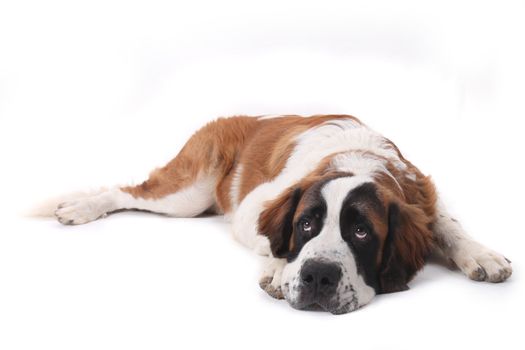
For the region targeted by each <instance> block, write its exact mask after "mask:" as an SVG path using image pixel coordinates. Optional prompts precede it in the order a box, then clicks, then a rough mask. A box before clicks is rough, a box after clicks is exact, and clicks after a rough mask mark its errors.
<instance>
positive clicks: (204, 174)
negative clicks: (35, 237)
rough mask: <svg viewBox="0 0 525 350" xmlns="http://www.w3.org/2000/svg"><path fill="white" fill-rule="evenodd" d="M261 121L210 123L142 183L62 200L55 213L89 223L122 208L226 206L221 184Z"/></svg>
mask: <svg viewBox="0 0 525 350" xmlns="http://www.w3.org/2000/svg"><path fill="white" fill-rule="evenodd" d="M256 126H257V120H256V119H253V118H248V117H234V118H228V119H219V120H217V121H215V122H212V123H209V124H207V125H206V126H204V127H203V128H202V129H200V130H199V131H197V132H196V133H195V134H194V135H193V136H192V137H191V138H190V139H189V140H188V142H187V143H186V145H184V147H183V148H182V150H181V151H180V153H179V154H178V155H177V157H175V159H173V160H172V161H171V162H169V163H168V164H167V165H166V166H164V167H163V168H160V169H157V170H155V171H154V172H153V173H152V174H151V175H150V177H149V179H148V180H147V181H145V182H144V183H142V184H141V185H138V186H134V187H121V188H115V189H112V190H108V191H104V192H102V193H99V194H97V195H94V196H89V197H83V198H79V199H77V200H73V201H69V202H66V203H62V204H60V205H59V207H58V209H57V210H56V212H55V215H56V217H57V218H58V220H59V221H60V222H61V223H63V224H84V223H86V222H90V221H93V220H96V219H97V218H100V217H102V216H104V215H106V214H107V213H110V212H112V211H116V210H121V209H139V210H147V211H152V212H155V213H161V214H166V215H171V216H176V217H192V216H196V215H198V214H201V213H202V212H204V211H206V210H207V209H210V208H212V207H213V208H218V209H219V211H221V210H224V206H227V205H228V203H227V202H228V199H223V200H222V203H220V204H219V203H217V202H218V201H217V195H216V191H217V187H218V184H220V183H221V182H224V179H225V178H226V177H227V176H229V174H230V173H231V171H232V169H233V168H234V164H235V161H236V159H237V157H238V154H239V150H240V149H241V148H242V144H243V143H244V142H245V139H246V137H247V136H246V135H248V134H249V133H250V132H251V130H253V129H254V128H255V127H256ZM221 204H222V207H221Z"/></svg>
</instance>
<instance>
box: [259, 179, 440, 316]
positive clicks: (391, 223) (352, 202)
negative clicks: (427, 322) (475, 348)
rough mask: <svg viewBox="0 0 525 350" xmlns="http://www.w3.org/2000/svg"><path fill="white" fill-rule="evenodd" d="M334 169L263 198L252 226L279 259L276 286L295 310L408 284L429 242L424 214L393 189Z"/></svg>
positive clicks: (358, 302)
mask: <svg viewBox="0 0 525 350" xmlns="http://www.w3.org/2000/svg"><path fill="white" fill-rule="evenodd" d="M389 187H391V186H388V184H387V183H386V182H384V181H377V180H376V179H374V178H371V177H364V176H352V174H348V173H333V174H330V175H326V176H320V177H314V178H311V179H308V180H306V181H303V182H301V183H299V184H298V185H297V186H294V187H292V188H289V189H288V190H286V191H285V192H284V193H282V194H281V195H280V196H279V197H278V198H276V199H275V200H273V201H271V202H269V203H267V207H266V209H265V210H264V211H263V212H262V213H261V216H260V218H259V232H260V233H261V234H263V235H265V236H267V237H268V238H269V240H270V246H271V250H272V253H273V255H274V256H275V257H278V258H284V259H286V260H287V264H286V266H285V268H284V270H283V274H282V281H281V289H282V292H283V295H284V297H285V299H286V300H287V301H288V303H289V304H290V305H291V306H293V307H294V308H297V309H308V308H311V307H316V306H320V307H322V308H323V309H325V310H327V311H329V312H331V313H334V314H341V313H347V312H350V311H353V310H356V309H358V308H359V307H361V306H363V305H365V304H367V303H369V302H370V301H371V299H372V298H373V297H374V296H375V295H376V294H378V293H389V292H396V291H402V290H405V289H407V288H408V287H407V283H408V282H409V280H410V279H411V278H412V277H413V276H414V274H415V273H416V271H417V270H419V269H420V268H421V267H422V266H423V264H424V259H425V256H426V254H427V252H428V251H429V249H430V245H431V232H430V229H429V226H430V219H429V217H428V215H426V214H425V212H424V211H423V210H422V209H421V208H420V207H419V206H418V205H416V204H410V203H407V201H406V200H405V199H404V196H403V194H402V192H400V191H399V189H394V190H392V189H391V188H389Z"/></svg>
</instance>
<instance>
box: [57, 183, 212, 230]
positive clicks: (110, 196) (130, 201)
mask: <svg viewBox="0 0 525 350" xmlns="http://www.w3.org/2000/svg"><path fill="white" fill-rule="evenodd" d="M215 184H216V180H215V179H214V178H212V177H207V178H201V179H200V180H198V181H196V182H195V183H194V184H193V185H191V186H189V187H187V188H185V189H183V190H181V191H179V192H176V193H174V194H170V195H168V196H166V197H163V198H160V199H143V198H135V197H133V196H132V195H130V194H129V193H127V192H123V191H121V190H120V189H119V188H114V189H111V190H107V191H104V192H102V193H99V194H97V195H94V196H89V197H84V198H78V199H75V200H72V201H68V202H65V203H62V204H61V205H59V208H58V209H57V210H56V212H55V215H56V216H57V218H58V220H59V221H60V222H61V223H64V224H73V225H76V224H85V223H87V222H90V221H93V220H96V219H98V218H99V217H102V216H104V215H105V214H107V213H109V212H112V211H115V210H120V209H139V210H147V211H152V212H155V213H161V214H166V215H170V216H175V217H192V216H196V215H199V214H201V213H202V212H204V211H205V210H206V209H208V208H210V207H211V206H212V205H213V204H214V198H213V195H212V194H213V192H214V191H215Z"/></svg>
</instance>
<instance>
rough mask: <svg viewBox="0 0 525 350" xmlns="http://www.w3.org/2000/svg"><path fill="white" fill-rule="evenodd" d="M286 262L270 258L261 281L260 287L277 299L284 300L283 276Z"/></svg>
mask: <svg viewBox="0 0 525 350" xmlns="http://www.w3.org/2000/svg"><path fill="white" fill-rule="evenodd" d="M285 264H286V260H284V259H275V258H271V257H270V258H268V259H267V263H266V266H265V268H264V271H263V273H262V276H261V278H260V279H259V286H260V287H261V288H262V290H264V291H265V292H266V293H268V295H270V296H271V297H272V298H275V299H284V296H283V292H282V290H281V275H282V273H283V268H284V265H285Z"/></svg>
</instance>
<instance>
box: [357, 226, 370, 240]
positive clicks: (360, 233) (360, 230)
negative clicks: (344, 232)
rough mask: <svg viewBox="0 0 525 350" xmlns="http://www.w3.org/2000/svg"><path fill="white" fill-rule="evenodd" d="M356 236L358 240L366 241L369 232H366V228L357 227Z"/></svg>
mask: <svg viewBox="0 0 525 350" xmlns="http://www.w3.org/2000/svg"><path fill="white" fill-rule="evenodd" d="M354 235H355V236H356V237H357V239H365V238H366V237H367V236H368V232H366V229H365V228H364V227H362V226H357V227H356V228H355V231H354Z"/></svg>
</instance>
